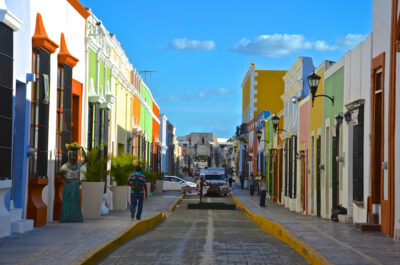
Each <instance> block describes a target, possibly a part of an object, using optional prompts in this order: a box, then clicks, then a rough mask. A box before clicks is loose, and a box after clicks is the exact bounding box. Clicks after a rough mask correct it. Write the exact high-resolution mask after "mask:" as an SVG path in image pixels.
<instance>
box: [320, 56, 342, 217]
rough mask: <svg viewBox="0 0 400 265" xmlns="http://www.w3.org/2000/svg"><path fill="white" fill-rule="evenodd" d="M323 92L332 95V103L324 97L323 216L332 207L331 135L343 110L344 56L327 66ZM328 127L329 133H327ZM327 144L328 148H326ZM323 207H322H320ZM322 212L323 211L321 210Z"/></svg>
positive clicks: (340, 191)
mask: <svg viewBox="0 0 400 265" xmlns="http://www.w3.org/2000/svg"><path fill="white" fill-rule="evenodd" d="M324 87H325V94H326V95H329V96H333V97H334V104H332V102H331V101H330V100H329V99H327V98H324V99H323V100H324V121H325V129H324V144H325V147H324V150H325V164H329V165H330V166H329V167H328V168H325V170H324V171H325V172H324V173H325V181H326V182H325V183H324V184H325V185H323V186H324V189H321V194H322V197H323V198H325V201H324V200H322V205H323V206H325V216H324V217H326V218H329V217H330V212H331V208H332V136H333V135H335V131H336V119H335V116H336V115H338V114H339V113H341V112H343V89H344V58H341V59H340V60H339V61H338V62H337V63H336V64H334V65H333V66H332V67H331V68H329V69H328V70H327V71H326V72H325V85H324ZM342 125H343V123H342ZM327 128H329V135H328V133H327ZM339 141H340V143H339V150H338V155H339V156H341V155H342V154H343V126H340V137H339ZM327 146H328V150H327V149H326V148H327ZM342 172H343V163H339V170H338V179H339V188H338V193H339V200H338V204H339V205H340V204H343V173H342ZM322 208H323V207H322ZM323 212H324V211H323Z"/></svg>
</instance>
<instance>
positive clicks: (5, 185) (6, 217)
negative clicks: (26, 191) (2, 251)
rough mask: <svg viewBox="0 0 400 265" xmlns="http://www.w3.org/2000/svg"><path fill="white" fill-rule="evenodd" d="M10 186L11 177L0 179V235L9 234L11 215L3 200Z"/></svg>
mask: <svg viewBox="0 0 400 265" xmlns="http://www.w3.org/2000/svg"><path fill="white" fill-rule="evenodd" d="M11 186H12V181H11V179H7V180H0V237H5V236H9V235H10V234H11V215H10V212H9V211H8V210H7V208H6V205H5V202H4V199H5V196H6V193H7V191H8V190H9V189H11Z"/></svg>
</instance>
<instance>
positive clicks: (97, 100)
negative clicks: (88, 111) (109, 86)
mask: <svg viewBox="0 0 400 265" xmlns="http://www.w3.org/2000/svg"><path fill="white" fill-rule="evenodd" d="M88 98H89V102H90V103H100V104H103V103H104V102H105V99H104V98H103V97H101V96H98V95H91V96H89V97H88Z"/></svg>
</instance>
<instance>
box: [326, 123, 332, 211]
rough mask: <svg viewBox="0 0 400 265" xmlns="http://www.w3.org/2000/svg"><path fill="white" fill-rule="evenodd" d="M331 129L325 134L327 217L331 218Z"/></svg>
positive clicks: (327, 129) (328, 128) (327, 128)
mask: <svg viewBox="0 0 400 265" xmlns="http://www.w3.org/2000/svg"><path fill="white" fill-rule="evenodd" d="M330 135H331V134H330V127H329V126H328V127H326V133H325V217H326V218H329V183H330V178H329V173H330V163H329V158H330V156H329V151H330V149H331V148H330V146H331V145H330Z"/></svg>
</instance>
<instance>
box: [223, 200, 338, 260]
mask: <svg viewBox="0 0 400 265" xmlns="http://www.w3.org/2000/svg"><path fill="white" fill-rule="evenodd" d="M231 198H232V199H233V200H234V201H235V203H236V204H237V206H239V208H241V209H242V210H243V211H244V212H245V213H246V215H247V216H248V217H249V218H250V219H251V220H253V221H254V222H255V223H256V224H257V225H258V226H259V227H260V228H261V229H262V230H264V231H265V232H267V233H268V234H271V235H273V236H274V237H276V238H278V239H279V240H281V241H282V242H283V243H285V244H287V245H289V246H290V247H291V248H293V249H294V250H295V251H296V252H297V253H299V254H300V255H302V256H303V257H304V258H305V259H306V260H307V261H308V262H310V263H311V264H316V265H322V264H326V265H333V263H332V262H330V261H329V260H328V259H327V258H326V257H325V256H324V255H322V254H321V253H319V252H318V251H316V250H315V249H314V248H312V247H311V246H310V245H309V244H307V243H306V242H304V241H303V240H301V239H300V238H298V237H297V236H296V235H295V234H294V233H293V232H292V231H290V230H289V229H288V228H286V227H285V226H284V225H282V224H279V223H276V222H273V221H271V220H269V219H267V218H265V217H264V216H261V215H258V214H254V213H252V212H251V211H250V210H249V209H247V208H246V207H245V206H244V205H243V204H242V203H241V202H240V201H239V200H238V199H237V198H236V197H235V196H234V195H232V194H231Z"/></svg>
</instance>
